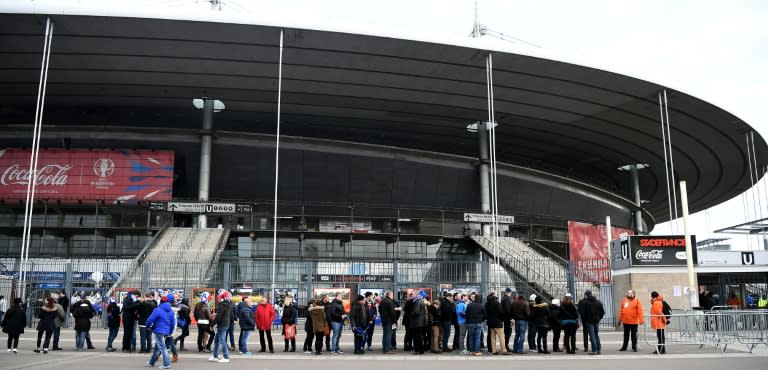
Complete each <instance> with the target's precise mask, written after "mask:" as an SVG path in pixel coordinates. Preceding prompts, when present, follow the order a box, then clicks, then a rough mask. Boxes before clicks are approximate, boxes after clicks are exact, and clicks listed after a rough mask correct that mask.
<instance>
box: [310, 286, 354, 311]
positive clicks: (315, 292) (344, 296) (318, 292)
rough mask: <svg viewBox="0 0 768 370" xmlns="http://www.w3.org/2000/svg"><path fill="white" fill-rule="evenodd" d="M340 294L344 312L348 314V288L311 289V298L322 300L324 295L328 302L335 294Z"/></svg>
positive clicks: (349, 292) (349, 293)
mask: <svg viewBox="0 0 768 370" xmlns="http://www.w3.org/2000/svg"><path fill="white" fill-rule="evenodd" d="M339 293H341V301H342V302H343V303H344V311H345V312H347V313H348V312H349V308H350V303H351V301H350V299H351V298H350V295H351V290H350V289H349V288H314V289H312V297H314V298H317V299H318V300H322V299H323V296H324V295H327V296H328V298H329V300H330V301H333V298H334V297H336V294H339Z"/></svg>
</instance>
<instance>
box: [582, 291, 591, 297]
mask: <svg viewBox="0 0 768 370" xmlns="http://www.w3.org/2000/svg"><path fill="white" fill-rule="evenodd" d="M584 296H585V297H591V296H592V291H591V290H589V289H587V290H586V291H584Z"/></svg>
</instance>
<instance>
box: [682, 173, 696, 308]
mask: <svg viewBox="0 0 768 370" xmlns="http://www.w3.org/2000/svg"><path fill="white" fill-rule="evenodd" d="M680 203H681V206H682V208H683V230H684V231H685V255H686V257H687V258H686V260H687V262H688V263H687V265H688V289H689V291H688V299H689V300H690V302H691V308H693V307H698V306H699V294H698V292H699V289H698V288H697V287H696V275H695V273H694V271H693V248H695V247H696V246H694V245H691V232H690V229H689V228H688V189H687V187H686V184H685V181H680Z"/></svg>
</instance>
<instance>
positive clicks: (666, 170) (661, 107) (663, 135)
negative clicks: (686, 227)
mask: <svg viewBox="0 0 768 370" xmlns="http://www.w3.org/2000/svg"><path fill="white" fill-rule="evenodd" d="M659 116H660V118H661V144H662V148H663V149H664V177H665V178H666V180H667V206H669V222H670V225H672V222H673V220H674V219H673V218H672V193H671V192H670V191H669V162H668V159H667V134H666V130H664V105H663V103H662V100H661V91H659Z"/></svg>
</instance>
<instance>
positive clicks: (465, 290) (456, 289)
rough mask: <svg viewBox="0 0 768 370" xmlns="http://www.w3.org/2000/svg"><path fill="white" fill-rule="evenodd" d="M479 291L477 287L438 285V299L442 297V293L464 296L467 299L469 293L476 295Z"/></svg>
mask: <svg viewBox="0 0 768 370" xmlns="http://www.w3.org/2000/svg"><path fill="white" fill-rule="evenodd" d="M479 291H480V286H479V285H457V286H453V285H452V284H440V297H442V296H443V294H442V293H443V292H448V293H451V294H454V293H459V295H462V294H463V295H464V296H466V297H469V294H470V293H477V292H479Z"/></svg>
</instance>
